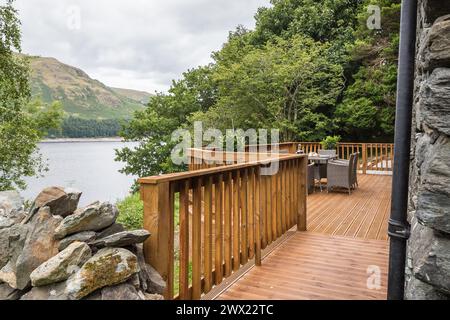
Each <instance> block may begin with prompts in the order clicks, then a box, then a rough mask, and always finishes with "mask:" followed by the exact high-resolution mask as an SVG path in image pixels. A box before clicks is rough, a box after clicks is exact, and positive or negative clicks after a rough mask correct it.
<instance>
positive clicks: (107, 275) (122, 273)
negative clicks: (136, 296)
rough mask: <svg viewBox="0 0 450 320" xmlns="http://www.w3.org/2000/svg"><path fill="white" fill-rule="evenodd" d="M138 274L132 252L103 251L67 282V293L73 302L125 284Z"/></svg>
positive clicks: (106, 249) (113, 249)
mask: <svg viewBox="0 0 450 320" xmlns="http://www.w3.org/2000/svg"><path fill="white" fill-rule="evenodd" d="M137 272H139V265H138V263H137V258H136V256H135V255H134V254H132V253H131V252H130V251H128V250H125V249H122V248H105V249H101V250H100V251H98V252H97V253H96V254H95V255H94V256H93V257H92V258H91V259H89V260H88V261H87V262H86V263H85V264H84V265H83V266H82V267H81V269H80V270H79V271H78V272H77V273H75V274H74V275H73V276H72V277H70V278H69V280H67V289H66V292H67V294H68V296H69V298H70V299H72V300H77V299H82V298H83V297H86V296H87V295H89V294H90V293H92V292H94V291H95V290H97V289H100V288H103V287H106V286H113V285H116V284H119V283H122V282H125V281H127V280H128V279H129V278H130V277H131V276H133V275H134V274H136V273H137Z"/></svg>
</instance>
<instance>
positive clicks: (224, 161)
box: [188, 148, 295, 171]
mask: <svg viewBox="0 0 450 320" xmlns="http://www.w3.org/2000/svg"><path fill="white" fill-rule="evenodd" d="M291 154H295V152H292V153H285V154H283V153H271V152H270V150H269V152H264V153H262V152H258V153H256V152H255V153H252V152H223V151H213V150H205V149H195V148H191V149H188V157H189V171H196V170H202V169H210V168H216V167H222V166H230V165H234V164H243V163H248V162H257V161H267V160H269V159H274V158H283V157H286V156H289V155H291Z"/></svg>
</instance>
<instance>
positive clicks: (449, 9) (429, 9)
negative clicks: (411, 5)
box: [422, 0, 450, 24]
mask: <svg viewBox="0 0 450 320" xmlns="http://www.w3.org/2000/svg"><path fill="white" fill-rule="evenodd" d="M422 6H423V15H424V22H425V23H426V24H432V23H433V22H435V20H436V19H437V18H438V17H440V16H442V15H444V14H448V13H450V2H448V1H442V0H423V1H422Z"/></svg>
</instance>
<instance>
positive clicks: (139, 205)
mask: <svg viewBox="0 0 450 320" xmlns="http://www.w3.org/2000/svg"><path fill="white" fill-rule="evenodd" d="M117 208H118V209H119V217H118V218H117V222H119V223H121V224H123V226H124V227H125V228H126V229H127V230H137V229H142V228H143V226H144V203H143V202H142V201H141V198H140V195H139V193H135V194H132V195H130V196H128V197H126V198H125V199H123V200H121V201H119V202H118V203H117Z"/></svg>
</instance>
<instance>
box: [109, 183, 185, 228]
mask: <svg viewBox="0 0 450 320" xmlns="http://www.w3.org/2000/svg"><path fill="white" fill-rule="evenodd" d="M117 208H118V209H119V217H118V218H117V222H119V223H121V224H123V225H124V227H125V228H126V229H127V230H136V229H142V228H143V227H144V203H143V202H142V200H141V196H140V194H139V193H138V192H137V193H134V194H131V195H129V196H128V197H126V198H125V199H123V200H120V201H118V202H117ZM174 210H175V212H174V224H175V228H176V229H178V228H179V225H180V216H179V211H180V202H179V194H176V195H175V206H174Z"/></svg>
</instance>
